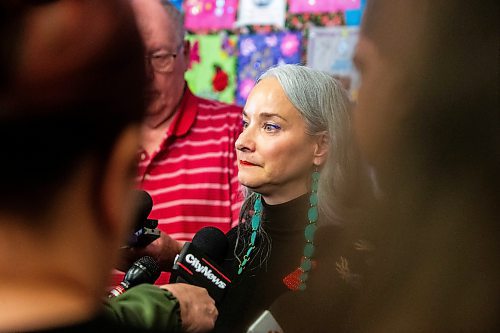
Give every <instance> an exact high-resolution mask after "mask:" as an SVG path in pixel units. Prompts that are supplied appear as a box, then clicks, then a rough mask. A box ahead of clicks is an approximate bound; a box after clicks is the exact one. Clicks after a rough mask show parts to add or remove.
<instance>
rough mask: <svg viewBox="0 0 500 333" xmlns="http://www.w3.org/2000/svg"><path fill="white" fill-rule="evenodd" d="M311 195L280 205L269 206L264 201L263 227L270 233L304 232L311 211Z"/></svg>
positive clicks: (307, 194)
mask: <svg viewBox="0 0 500 333" xmlns="http://www.w3.org/2000/svg"><path fill="white" fill-rule="evenodd" d="M309 195H310V194H309V193H306V194H303V195H301V196H300V197H297V198H295V199H292V200H290V201H287V202H284V203H282V204H278V205H269V204H267V203H266V202H265V201H264V199H262V206H263V213H264V216H263V227H264V228H265V229H266V230H269V231H294V230H304V228H305V227H306V225H307V223H308V220H307V212H308V210H309V207H310V204H309Z"/></svg>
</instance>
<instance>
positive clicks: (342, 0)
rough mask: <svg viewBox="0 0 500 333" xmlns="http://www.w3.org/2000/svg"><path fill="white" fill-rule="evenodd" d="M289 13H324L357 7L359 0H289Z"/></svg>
mask: <svg viewBox="0 0 500 333" xmlns="http://www.w3.org/2000/svg"><path fill="white" fill-rule="evenodd" d="M289 4H290V8H289V10H290V13H325V12H335V11H339V10H341V11H344V10H347V9H359V7H360V0H289Z"/></svg>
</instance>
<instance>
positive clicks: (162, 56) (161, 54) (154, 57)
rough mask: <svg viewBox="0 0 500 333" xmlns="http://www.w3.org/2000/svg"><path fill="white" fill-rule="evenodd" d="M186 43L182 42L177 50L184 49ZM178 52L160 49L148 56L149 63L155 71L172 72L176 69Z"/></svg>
mask: <svg viewBox="0 0 500 333" xmlns="http://www.w3.org/2000/svg"><path fill="white" fill-rule="evenodd" d="M183 45H184V44H183V43H181V45H179V46H178V47H177V52H179V51H180V50H181V49H182V46H183ZM177 55H178V53H172V52H167V51H165V50H160V51H158V52H155V53H153V54H151V55H148V56H146V59H147V61H148V64H149V65H150V66H151V67H152V68H153V70H154V71H155V72H158V73H170V72H172V71H173V70H174V63H175V58H176V57H177Z"/></svg>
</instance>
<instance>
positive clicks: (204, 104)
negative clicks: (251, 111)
mask: <svg viewBox="0 0 500 333" xmlns="http://www.w3.org/2000/svg"><path fill="white" fill-rule="evenodd" d="M193 96H194V97H195V100H196V103H197V104H198V107H199V109H200V111H201V110H202V111H209V112H211V113H237V114H238V115H241V112H242V110H243V108H242V107H241V106H239V105H236V104H228V103H224V102H220V101H216V100H212V99H207V98H203V97H199V96H195V95H193Z"/></svg>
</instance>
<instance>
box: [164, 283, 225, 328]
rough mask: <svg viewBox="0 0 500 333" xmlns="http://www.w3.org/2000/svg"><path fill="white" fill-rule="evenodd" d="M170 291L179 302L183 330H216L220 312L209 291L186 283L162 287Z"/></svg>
mask: <svg viewBox="0 0 500 333" xmlns="http://www.w3.org/2000/svg"><path fill="white" fill-rule="evenodd" d="M162 288H164V289H167V290H169V291H170V292H171V293H172V294H173V295H174V296H175V297H176V298H177V300H178V301H179V303H180V308H181V319H182V328H183V330H184V331H185V332H188V333H204V332H209V331H211V330H212V329H213V328H214V325H215V321H216V320H217V316H218V315H219V311H217V308H216V306H215V301H214V300H213V298H212V297H210V295H209V294H208V292H207V290H206V289H204V288H200V287H197V286H192V285H188V284H185V283H175V284H168V285H164V286H162Z"/></svg>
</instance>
